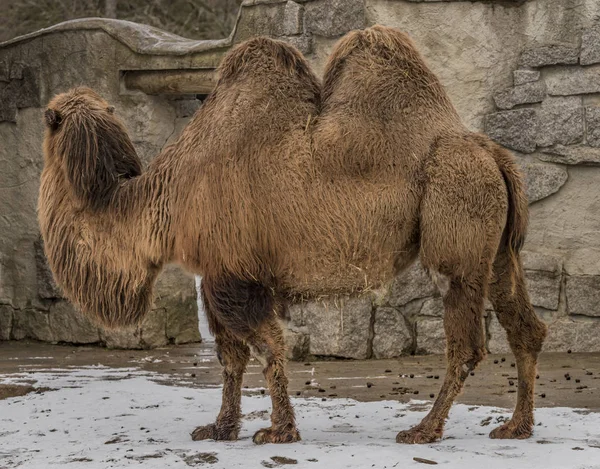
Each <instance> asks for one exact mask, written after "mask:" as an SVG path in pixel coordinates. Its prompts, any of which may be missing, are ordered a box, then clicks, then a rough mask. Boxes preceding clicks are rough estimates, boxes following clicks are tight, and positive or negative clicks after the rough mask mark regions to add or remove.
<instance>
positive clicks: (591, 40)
mask: <svg viewBox="0 0 600 469" xmlns="http://www.w3.org/2000/svg"><path fill="white" fill-rule="evenodd" d="M579 63H580V64H581V65H590V64H595V63H600V24H596V25H594V26H593V27H591V28H588V29H585V30H584V31H583V34H582V35H581V55H580V58H579Z"/></svg>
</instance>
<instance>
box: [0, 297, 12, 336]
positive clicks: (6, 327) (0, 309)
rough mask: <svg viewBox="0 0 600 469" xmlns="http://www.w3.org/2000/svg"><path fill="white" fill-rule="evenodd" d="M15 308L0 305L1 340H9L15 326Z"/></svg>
mask: <svg viewBox="0 0 600 469" xmlns="http://www.w3.org/2000/svg"><path fill="white" fill-rule="evenodd" d="M13 311H14V310H13V307H12V306H11V305H0V340H9V339H10V336H11V331H12V324H13Z"/></svg>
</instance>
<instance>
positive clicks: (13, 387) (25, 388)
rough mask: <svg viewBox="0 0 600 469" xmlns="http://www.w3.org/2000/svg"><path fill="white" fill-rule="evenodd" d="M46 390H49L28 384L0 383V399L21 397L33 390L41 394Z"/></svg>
mask: <svg viewBox="0 0 600 469" xmlns="http://www.w3.org/2000/svg"><path fill="white" fill-rule="evenodd" d="M46 391H51V389H50V388H34V387H33V386H30V385H28V384H25V385H23V384H0V400H2V399H8V398H11V397H21V396H25V395H26V394H29V393H30V392H35V393H37V394H41V393H43V392H46Z"/></svg>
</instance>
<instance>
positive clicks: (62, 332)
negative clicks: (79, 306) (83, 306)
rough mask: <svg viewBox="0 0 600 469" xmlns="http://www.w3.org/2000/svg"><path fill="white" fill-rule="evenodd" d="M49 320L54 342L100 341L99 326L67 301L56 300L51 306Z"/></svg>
mask: <svg viewBox="0 0 600 469" xmlns="http://www.w3.org/2000/svg"><path fill="white" fill-rule="evenodd" d="M48 321H49V324H50V331H51V334H52V341H54V342H65V343H69V344H94V343H98V342H100V332H99V330H98V327H97V326H96V325H95V324H92V322H91V321H89V320H88V319H87V318H86V317H85V316H83V315H82V314H81V313H80V312H79V311H77V310H76V309H75V308H74V307H73V306H72V305H71V304H69V303H67V302H66V301H59V302H56V303H55V304H53V305H52V306H51V307H50V312H49V314H48Z"/></svg>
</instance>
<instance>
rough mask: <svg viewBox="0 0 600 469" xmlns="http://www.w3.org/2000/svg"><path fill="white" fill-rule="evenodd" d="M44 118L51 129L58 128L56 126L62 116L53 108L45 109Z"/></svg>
mask: <svg viewBox="0 0 600 469" xmlns="http://www.w3.org/2000/svg"><path fill="white" fill-rule="evenodd" d="M44 119H45V121H46V125H47V126H48V127H49V128H51V129H52V130H56V129H58V126H59V125H60V124H61V123H62V116H61V115H60V113H59V112H58V111H55V110H54V109H47V110H46V112H45V113H44Z"/></svg>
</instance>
